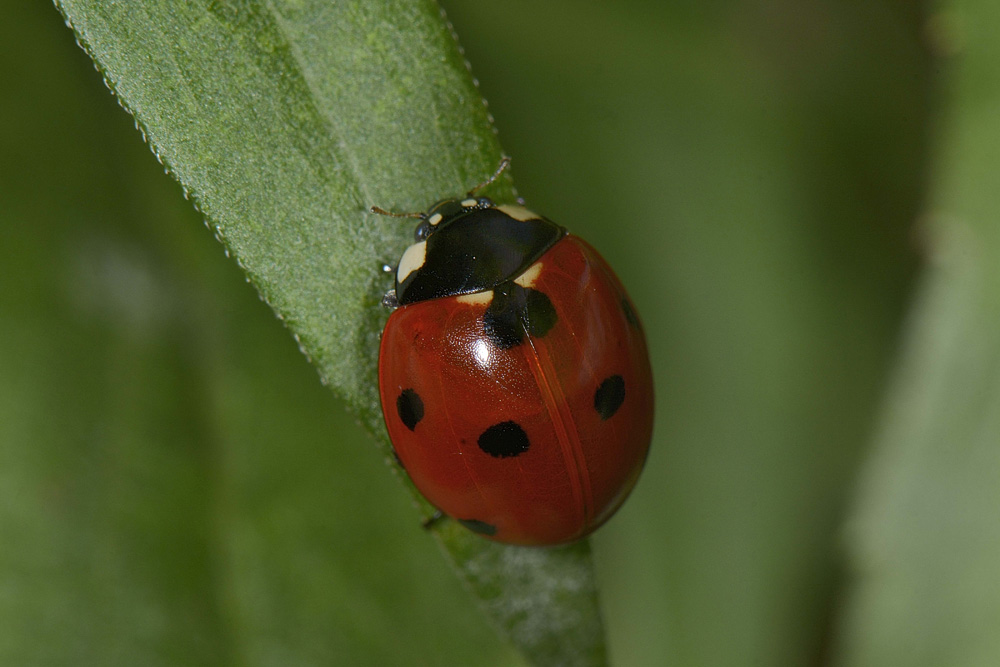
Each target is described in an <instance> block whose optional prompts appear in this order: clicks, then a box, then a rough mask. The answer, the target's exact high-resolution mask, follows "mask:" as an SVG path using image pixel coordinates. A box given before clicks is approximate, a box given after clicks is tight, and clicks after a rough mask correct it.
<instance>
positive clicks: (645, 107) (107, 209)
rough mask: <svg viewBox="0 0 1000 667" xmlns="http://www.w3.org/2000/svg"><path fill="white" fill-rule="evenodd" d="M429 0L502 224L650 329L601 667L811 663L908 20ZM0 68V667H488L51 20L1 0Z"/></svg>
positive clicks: (887, 265)
mask: <svg viewBox="0 0 1000 667" xmlns="http://www.w3.org/2000/svg"><path fill="white" fill-rule="evenodd" d="M444 4H445V7H446V9H447V10H448V12H449V17H450V19H451V20H452V21H453V23H454V24H455V27H456V30H457V32H458V34H459V35H460V38H461V40H462V43H463V45H464V47H465V49H466V52H467V54H468V57H469V59H470V61H471V62H472V64H473V68H474V72H475V74H476V75H477V76H478V78H479V80H480V84H481V88H482V91H483V93H484V95H485V96H486V97H487V99H488V100H489V103H490V108H491V110H492V112H493V114H494V115H495V117H496V120H497V125H498V127H499V130H500V136H501V140H502V143H503V145H504V147H505V149H506V151H507V152H508V153H509V154H510V155H512V156H513V157H514V160H515V163H514V164H515V173H516V175H517V179H518V187H519V190H520V194H521V195H522V196H524V197H525V198H526V199H527V201H528V202H529V203H530V205H531V206H532V207H533V208H535V209H536V210H539V211H543V212H545V214H546V215H548V216H549V217H551V218H553V219H555V220H556V221H558V222H560V223H561V224H564V225H566V226H568V227H570V228H571V229H572V230H573V231H574V232H575V233H577V234H579V235H581V236H583V237H585V238H587V239H588V240H589V241H591V242H592V243H593V244H594V245H596V246H597V247H598V248H600V249H601V251H602V253H603V254H604V255H605V257H606V258H607V259H608V260H609V261H610V262H611V263H612V265H614V266H615V267H616V268H617V270H618V272H619V275H620V277H621V278H622V280H623V281H624V282H625V284H626V285H627V286H628V288H629V290H630V292H631V294H632V296H633V298H634V300H635V302H636V303H637V305H638V307H639V309H640V312H641V313H642V316H643V317H644V320H645V324H646V327H647V330H648V332H649V335H650V346H651V351H652V357H653V363H654V368H655V372H656V380H657V390H658V395H657V409H658V413H657V425H656V434H655V440H654V443H653V448H652V453H651V457H650V460H649V463H648V465H647V469H646V471H645V473H644V476H643V478H642V480H641V482H640V484H639V486H638V488H637V489H636V491H635V493H634V495H633V497H632V499H631V500H630V501H629V503H627V505H626V506H625V507H624V508H623V510H622V511H621V512H620V514H619V515H618V516H617V517H616V518H615V520H614V521H612V522H611V523H610V524H609V525H608V526H607V527H605V528H603V529H602V530H601V531H600V532H599V533H598V534H597V535H596V536H595V537H594V539H593V544H594V549H595V553H596V559H597V563H598V568H599V579H600V583H601V590H602V599H603V604H604V612H605V621H606V624H607V627H608V632H609V641H610V647H611V656H612V659H613V661H614V662H615V664H618V665H685V666H686V665H705V666H714V665H720V666H721V665H767V666H779V665H824V664H830V662H831V657H832V656H833V655H834V654H835V651H832V650H831V649H832V648H833V647H834V646H835V645H836V644H837V643H838V641H839V640H838V639H837V628H838V621H837V614H838V612H839V610H840V609H841V608H842V603H843V600H844V590H845V585H846V584H847V583H848V582H849V572H848V571H847V570H846V568H845V556H844V549H843V537H842V527H843V525H844V521H845V517H846V516H847V514H848V511H849V510H850V508H851V499H852V496H853V493H854V491H855V483H856V480H857V478H858V474H859V471H860V470H861V468H862V465H863V463H864V462H865V460H866V455H867V454H868V453H869V451H870V449H871V446H872V442H873V435H874V430H875V426H876V424H877V421H878V415H879V410H880V408H881V406H882V402H883V399H882V397H883V395H884V392H885V390H886V386H887V382H888V378H889V371H890V369H891V368H892V367H893V365H894V364H895V363H896V362H897V361H898V354H899V341H900V339H901V332H902V324H903V321H904V315H905V314H906V312H907V310H908V306H909V303H910V300H911V297H912V294H913V291H914V285H915V278H916V276H917V273H918V269H919V252H918V251H919V248H920V243H919V238H918V236H917V235H916V234H915V232H914V223H915V220H916V219H917V218H918V216H919V214H920V213H921V210H922V208H923V206H924V205H925V204H926V201H925V199H926V198H927V195H926V192H927V181H928V174H929V164H930V161H929V153H930V145H931V140H932V129H933V128H934V127H935V119H936V118H937V116H936V115H935V113H934V112H935V110H936V108H937V106H939V101H938V99H937V97H936V92H937V88H938V86H937V84H938V83H939V82H938V81H937V78H939V76H940V71H939V70H940V67H939V66H937V65H936V64H935V62H934V61H933V60H932V59H931V56H930V51H929V48H928V46H927V41H928V40H927V35H928V32H927V24H926V20H927V16H925V15H924V13H923V12H924V7H923V6H922V5H920V4H918V3H913V2H906V1H904V0H873V1H870V2H864V3H858V2H829V3H819V2H806V3H803V2H799V1H793V0H760V1H757V2H749V1H740V0H719V1H715V2H704V1H701V2H694V1H691V0H683V1H679V2H671V3H659V2H652V1H646V0H628V1H619V2H615V3H607V2H596V1H594V0H576V1H574V2H570V1H569V0H550V1H549V2H544V3H539V2H528V1H527V0H512V1H510V2H505V3H483V2H476V1H475V0H449V1H447V2H445V3H444ZM0 49H2V50H3V58H2V62H4V63H5V66H4V70H3V75H2V76H3V79H2V84H3V85H2V90H3V97H2V101H0V123H2V130H0V142H2V143H0V154H2V156H3V159H2V160H0V169H2V186H0V192H2V201H3V206H2V207H0V285H2V287H3V289H2V290H0V664H3V665H8V664H10V665H71V664H72V665H138V664H141V665H219V664H234V665H324V664H338V665H339V664H345V665H367V664H371V665H387V664H422V665H423V664H427V665H500V664H510V665H517V664H520V658H518V656H516V655H515V654H514V653H513V651H512V650H511V649H510V648H508V647H507V646H506V645H505V644H504V643H503V642H502V641H501V640H500V639H499V638H497V636H496V635H495V634H494V633H493V631H492V630H491V628H490V627H489V626H488V624H487V622H486V620H485V617H483V616H482V615H481V614H480V613H479V612H478V611H477V609H476V607H475V604H474V602H473V601H472V600H471V598H469V597H468V596H467V595H466V593H465V592H464V591H463V590H462V588H461V586H460V585H459V583H458V581H457V579H456V578H455V577H454V576H453V575H452V573H451V572H450V571H449V569H448V566H447V565H446V562H445V560H444V559H443V558H442V557H441V555H440V554H439V553H438V552H437V548H436V546H435V543H434V542H433V540H432V539H431V538H430V537H429V536H428V535H426V534H424V533H423V532H422V531H421V529H420V527H419V518H418V515H417V513H415V512H413V511H412V510H411V509H410V508H409V504H410V503H409V501H408V498H407V493H406V491H405V489H404V488H403V486H402V485H401V484H399V483H398V482H397V481H396V480H395V479H393V475H392V473H391V472H390V470H389V469H388V468H387V467H386V466H385V465H383V462H382V461H381V460H380V456H379V454H378V453H377V451H378V450H377V449H376V448H375V447H374V446H373V445H372V443H371V441H370V439H369V438H368V437H367V436H366V435H365V434H364V433H362V432H361V431H360V429H359V428H358V427H357V426H356V425H355V422H354V420H353V418H352V417H351V416H349V415H348V414H347V413H346V412H345V410H344V408H343V406H342V405H341V403H340V402H338V400H337V399H335V398H334V397H333V396H332V395H331V394H330V392H329V391H328V390H326V389H325V388H323V387H321V386H320V383H319V381H318V377H317V375H316V373H315V371H314V370H313V369H312V368H311V367H310V366H309V365H308V363H307V362H306V360H305V359H304V358H303V357H302V356H301V354H300V353H299V352H298V350H297V348H296V345H295V343H294V341H293V340H292V338H291V336H290V335H289V334H288V332H287V331H286V330H284V329H283V327H282V326H281V324H280V323H279V322H278V321H277V320H276V319H275V318H274V316H273V315H272V314H271V312H270V310H269V309H268V308H267V307H266V306H265V305H264V304H263V303H261V302H260V301H259V300H258V298H257V297H256V294H255V292H254V291H253V289H252V288H251V287H250V286H249V285H247V284H246V283H245V282H244V280H243V277H242V275H241V274H240V271H239V270H238V268H237V267H236V266H235V264H234V263H233V262H231V261H227V260H226V258H225V257H224V256H223V252H222V247H221V246H220V245H219V244H218V243H217V242H216V241H215V240H214V239H213V238H212V236H211V234H210V233H209V231H208V230H207V229H206V228H205V226H204V224H203V223H202V222H201V221H200V218H199V216H198V215H197V214H196V213H195V212H194V211H193V209H192V207H191V206H190V204H189V203H188V202H186V201H185V200H184V199H183V197H182V195H181V191H180V188H179V186H178V185H177V184H176V183H174V182H172V181H171V180H170V179H169V178H168V177H166V176H165V175H164V174H163V173H162V169H161V167H160V166H159V164H158V163H157V162H156V160H155V159H154V158H153V157H152V155H151V154H150V153H149V150H148V149H147V148H146V146H145V145H144V144H143V142H142V140H141V137H140V135H139V133H138V132H136V131H135V129H134V128H133V124H132V120H131V119H130V118H129V117H128V116H127V114H125V113H124V112H123V111H122V110H121V109H120V108H118V107H117V105H116V103H115V101H114V99H113V98H112V97H111V95H109V94H108V91H107V90H106V89H105V87H104V86H103V85H102V82H101V79H100V76H99V75H98V74H97V72H96V71H95V70H94V68H93V66H92V64H91V63H90V61H89V60H88V59H87V57H86V56H85V54H84V53H83V52H82V51H81V50H80V49H79V48H78V47H76V46H75V44H74V42H73V37H72V34H71V33H70V31H69V30H67V29H66V28H65V26H64V25H63V23H62V20H61V18H60V17H59V15H58V13H57V12H56V11H55V9H53V8H52V7H51V6H49V5H47V4H46V3H44V2H35V3H6V4H4V5H3V7H2V9H0ZM442 149H443V150H446V149H447V147H442ZM443 194H447V193H442V195H443ZM859 664H864V663H863V662H862V663H859ZM929 664H933V663H929ZM941 664H947V663H941Z"/></svg>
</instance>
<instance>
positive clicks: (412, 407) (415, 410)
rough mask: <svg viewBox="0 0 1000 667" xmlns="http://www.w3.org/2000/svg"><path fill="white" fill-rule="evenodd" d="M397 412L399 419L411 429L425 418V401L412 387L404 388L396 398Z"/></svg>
mask: <svg viewBox="0 0 1000 667" xmlns="http://www.w3.org/2000/svg"><path fill="white" fill-rule="evenodd" d="M396 413H397V414H398V415H399V420H400V421H401V422H403V424H404V425H405V426H406V428H408V429H410V430H411V431H412V430H413V429H415V428H416V427H417V424H418V423H419V422H420V420H421V419H423V418H424V402H423V401H422V400H420V395H419V394H417V392H415V391H413V390H412V389H404V390H403V391H402V393H401V394H400V395H399V396H398V397H397V398H396Z"/></svg>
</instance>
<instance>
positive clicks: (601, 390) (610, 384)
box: [594, 375, 625, 419]
mask: <svg viewBox="0 0 1000 667" xmlns="http://www.w3.org/2000/svg"><path fill="white" fill-rule="evenodd" d="M624 402H625V380H623V379H622V376H621V375H612V376H610V377H609V378H607V379H606V380H605V381H604V382H602V383H601V386H600V387H598V388H597V391H595V392H594V409H595V410H597V414H599V415H601V419H610V418H611V416H612V415H614V414H615V413H616V412H618V408H620V407H621V406H622V403H624Z"/></svg>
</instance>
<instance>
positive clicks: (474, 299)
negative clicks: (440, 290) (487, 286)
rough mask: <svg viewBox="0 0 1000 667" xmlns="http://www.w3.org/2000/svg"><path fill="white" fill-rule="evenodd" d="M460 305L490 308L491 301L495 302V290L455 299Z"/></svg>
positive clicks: (463, 295)
mask: <svg viewBox="0 0 1000 667" xmlns="http://www.w3.org/2000/svg"><path fill="white" fill-rule="evenodd" d="M455 298H456V299H457V300H458V302H459V303H467V304H469V305H472V306H475V305H482V306H488V305H489V304H490V302H491V301H493V290H486V291H485V292H473V293H472V294H462V295H461V296H457V297H455Z"/></svg>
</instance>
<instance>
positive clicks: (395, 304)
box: [382, 289, 399, 312]
mask: <svg viewBox="0 0 1000 667" xmlns="http://www.w3.org/2000/svg"><path fill="white" fill-rule="evenodd" d="M382 307H383V308H386V309H387V310H389V311H390V312H392V311H393V310H396V309H397V308H399V300H398V299H396V290H394V289H391V290H389V291H388V292H386V293H385V296H383V297H382Z"/></svg>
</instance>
